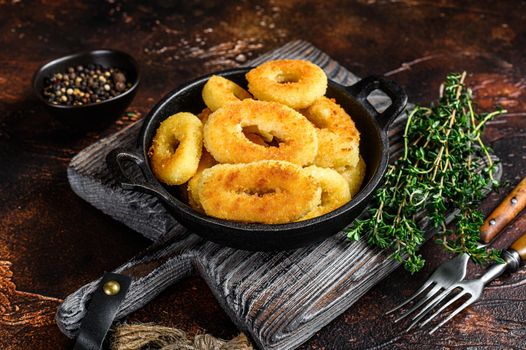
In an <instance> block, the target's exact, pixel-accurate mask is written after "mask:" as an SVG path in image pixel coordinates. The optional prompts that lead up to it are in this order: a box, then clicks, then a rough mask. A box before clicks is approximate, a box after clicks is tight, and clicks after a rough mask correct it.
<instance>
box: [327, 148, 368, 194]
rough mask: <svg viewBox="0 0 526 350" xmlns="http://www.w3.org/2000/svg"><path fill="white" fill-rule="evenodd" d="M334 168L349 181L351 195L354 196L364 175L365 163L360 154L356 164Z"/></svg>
mask: <svg viewBox="0 0 526 350" xmlns="http://www.w3.org/2000/svg"><path fill="white" fill-rule="evenodd" d="M334 170H336V171H337V172H339V173H340V175H341V176H343V177H344V178H345V180H347V182H348V183H349V189H350V191H351V196H353V197H354V195H355V194H356V193H358V191H360V188H361V186H362V183H363V179H364V177H365V170H366V165H365V161H364V160H363V158H362V157H361V156H360V159H359V161H358V164H356V166H344V167H340V168H336V169H334Z"/></svg>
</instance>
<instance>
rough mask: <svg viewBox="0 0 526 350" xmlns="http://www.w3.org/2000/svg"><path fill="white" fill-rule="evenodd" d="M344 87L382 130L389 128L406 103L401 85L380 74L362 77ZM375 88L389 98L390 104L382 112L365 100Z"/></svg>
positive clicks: (405, 96)
mask: <svg viewBox="0 0 526 350" xmlns="http://www.w3.org/2000/svg"><path fill="white" fill-rule="evenodd" d="M346 89H347V91H349V93H350V94H351V95H353V96H354V97H355V98H356V99H357V100H358V102H360V104H361V105H362V106H363V107H364V108H365V109H366V110H367V111H368V112H369V113H371V114H372V115H373V116H374V117H375V118H376V120H377V121H378V123H379V124H380V127H381V128H382V129H383V130H387V128H389V125H391V123H392V122H393V121H394V120H395V118H396V117H397V116H398V115H399V114H400V113H401V112H402V111H403V110H404V108H405V106H406V104H407V95H406V93H405V91H404V90H403V89H402V87H401V86H400V85H398V84H397V83H395V82H394V81H392V80H387V79H385V78H384V77H380V76H370V77H367V78H363V79H362V80H360V81H358V82H357V83H356V84H354V85H351V86H348V87H347V88H346ZM377 89H378V90H380V91H382V92H383V93H385V94H386V95H387V96H389V98H390V99H391V104H390V105H389V107H388V108H387V109H386V110H385V111H383V112H382V113H380V112H378V111H377V110H376V108H374V107H373V105H372V104H371V103H370V102H369V101H368V100H367V97H368V96H369V95H370V94H371V92H373V91H374V90H377Z"/></svg>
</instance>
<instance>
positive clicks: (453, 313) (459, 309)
mask: <svg viewBox="0 0 526 350" xmlns="http://www.w3.org/2000/svg"><path fill="white" fill-rule="evenodd" d="M475 300H477V298H475V297H471V298H469V299H468V300H466V302H464V304H462V305H460V306H459V307H458V308H457V309H456V310H455V311H453V312H452V313H450V314H449V315H448V316H447V317H446V319H445V320H443V321H442V322H440V323H439V324H438V325H437V326H436V327H435V328H433V329H432V330H431V331H429V334H433V333H435V331H436V330H437V329H439V328H440V327H442V326H443V325H444V324H445V323H446V322H448V321H449V320H451V319H452V318H453V317H455V316H456V315H457V314H458V313H459V312H461V311H462V310H464V309H465V308H467V307H468V306H469V305H471V304H473V302H474V301H475Z"/></svg>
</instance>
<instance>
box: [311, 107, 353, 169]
mask: <svg viewBox="0 0 526 350" xmlns="http://www.w3.org/2000/svg"><path fill="white" fill-rule="evenodd" d="M302 113H303V115H305V117H307V119H309V120H310V121H311V122H312V123H313V124H314V125H315V126H316V128H317V129H316V130H317V135H318V154H317V155H316V159H315V160H314V164H315V165H317V166H320V167H323V168H337V167H343V166H347V165H349V166H356V164H357V163H358V158H359V156H360V132H359V131H358V129H356V126H355V124H354V121H353V120H352V119H351V117H350V116H349V114H347V112H345V110H344V109H343V108H342V107H340V105H338V104H337V103H336V102H334V101H333V100H331V99H329V98H327V97H321V98H319V99H317V100H316V101H315V102H314V103H313V104H312V105H311V106H310V107H309V108H307V109H305V110H303V111H302Z"/></svg>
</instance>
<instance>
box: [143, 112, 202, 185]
mask: <svg viewBox="0 0 526 350" xmlns="http://www.w3.org/2000/svg"><path fill="white" fill-rule="evenodd" d="M202 148H203V124H202V123H201V121H200V120H199V119H198V118H197V117H196V116H195V115H193V114H192V113H186V112H181V113H177V114H174V115H172V116H171V117H169V118H167V119H166V120H164V121H163V122H162V123H161V125H160V126H159V128H158V129H157V131H156V133H155V136H154V137H153V141H152V145H151V146H150V149H149V151H148V156H149V157H150V164H151V165H152V170H153V173H154V175H155V177H157V179H159V180H160V181H162V182H164V183H166V184H168V185H180V184H183V183H185V182H186V181H188V180H189V179H190V178H191V177H192V176H193V175H194V174H195V172H196V171H197V166H198V165H199V159H200V158H201V150H202Z"/></svg>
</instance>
